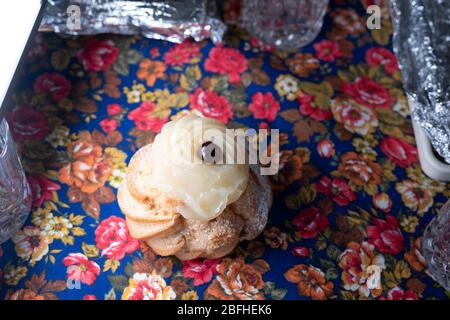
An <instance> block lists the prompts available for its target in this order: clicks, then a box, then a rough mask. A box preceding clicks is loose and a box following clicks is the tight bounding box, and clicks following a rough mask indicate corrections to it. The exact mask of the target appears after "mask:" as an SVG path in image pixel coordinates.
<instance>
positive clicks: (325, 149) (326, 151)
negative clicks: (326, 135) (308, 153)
mask: <svg viewBox="0 0 450 320" xmlns="http://www.w3.org/2000/svg"><path fill="white" fill-rule="evenodd" d="M317 152H318V153H319V156H321V157H322V158H331V157H332V156H333V155H334V143H333V141H331V140H329V139H323V140H320V141H319V143H318V144H317Z"/></svg>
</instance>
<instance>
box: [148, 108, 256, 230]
mask: <svg viewBox="0 0 450 320" xmlns="http://www.w3.org/2000/svg"><path fill="white" fill-rule="evenodd" d="M235 141H236V140H235V139H234V134H233V132H232V131H230V130H227V128H226V126H225V125H224V124H223V123H221V122H218V121H216V120H214V119H210V118H203V117H197V116H186V117H183V118H180V119H178V120H176V121H171V122H168V123H167V124H166V125H164V127H163V128H162V130H161V133H160V134H159V135H158V136H156V138H155V141H154V142H153V145H152V152H151V157H152V158H151V159H149V163H151V165H152V170H151V171H152V174H151V175H148V176H146V177H145V180H146V181H145V183H146V187H148V188H154V189H159V190H160V191H161V192H163V193H165V194H167V195H169V196H170V197H173V198H174V199H177V200H180V201H179V203H180V204H179V205H178V207H177V210H178V212H179V213H180V214H181V215H182V216H183V217H184V218H186V219H193V220H199V221H208V220H211V219H214V218H216V217H217V216H219V215H220V214H221V213H222V212H223V211H224V210H225V208H226V207H227V205H229V204H230V203H233V202H234V201H236V200H237V199H239V197H240V196H241V195H242V194H243V192H244V191H245V188H246V187H247V183H248V176H249V167H248V165H246V164H245V163H244V164H236V163H235V162H236V159H237V155H238V154H239V152H242V150H241V149H239V148H238V147H237V144H236V143H235ZM202 150H203V151H205V150H206V153H207V154H206V156H207V157H209V158H211V157H212V159H213V160H214V163H212V162H211V160H210V159H209V161H206V159H202Z"/></svg>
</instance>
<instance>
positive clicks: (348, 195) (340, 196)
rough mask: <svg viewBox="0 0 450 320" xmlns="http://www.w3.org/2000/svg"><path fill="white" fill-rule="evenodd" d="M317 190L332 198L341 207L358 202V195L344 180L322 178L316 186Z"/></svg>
mask: <svg viewBox="0 0 450 320" xmlns="http://www.w3.org/2000/svg"><path fill="white" fill-rule="evenodd" d="M315 187H316V190H317V191H319V192H320V193H322V194H324V195H326V196H330V195H331V198H332V199H333V201H334V202H336V203H337V204H338V205H340V206H346V205H348V204H349V203H350V202H352V201H355V200H356V194H355V192H353V190H352V189H350V186H349V185H348V184H347V183H346V182H345V180H343V179H339V178H333V179H330V178H328V177H325V176H324V177H322V178H321V179H320V181H319V182H317V183H316V184H315Z"/></svg>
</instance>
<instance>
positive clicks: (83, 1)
mask: <svg viewBox="0 0 450 320" xmlns="http://www.w3.org/2000/svg"><path fill="white" fill-rule="evenodd" d="M77 7H78V8H79V14H78V12H77V10H78V9H77ZM73 8H75V9H77V10H75V11H74V9H73ZM77 18H79V20H78V21H79V24H77V23H74V20H73V19H77ZM225 30H226V27H225V24H224V23H222V21H221V20H220V19H219V18H218V15H217V7H216V3H215V2H214V1H212V0H164V1H161V0H159V1H150V0H134V1H126V0H122V1H114V0H49V1H48V3H47V7H46V8H45V13H44V16H43V19H42V22H41V25H40V27H39V31H53V32H57V33H63V34H69V35H91V34H99V33H116V34H142V35H143V36H145V37H148V38H153V39H162V40H168V41H171V42H176V43H180V42H182V41H183V40H184V39H186V38H191V37H192V38H193V39H194V40H196V41H200V40H203V39H206V38H211V40H212V41H213V42H215V43H217V42H221V41H222V37H223V34H224V32H225Z"/></svg>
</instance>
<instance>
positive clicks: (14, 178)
mask: <svg viewBox="0 0 450 320" xmlns="http://www.w3.org/2000/svg"><path fill="white" fill-rule="evenodd" d="M30 209H31V191H30V187H29V185H28V182H27V179H26V176H25V172H24V170H23V168H22V164H21V163H20V159H19V156H18V154H17V152H16V147H15V143H14V141H13V139H12V137H11V134H10V132H9V128H8V123H7V122H6V120H5V119H3V121H2V122H1V124H0V243H3V242H5V241H6V240H8V239H9V238H11V237H12V236H13V235H14V233H15V232H16V231H17V230H18V229H20V228H21V227H22V226H23V224H24V223H25V220H26V219H27V217H28V215H29V213H30Z"/></svg>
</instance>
